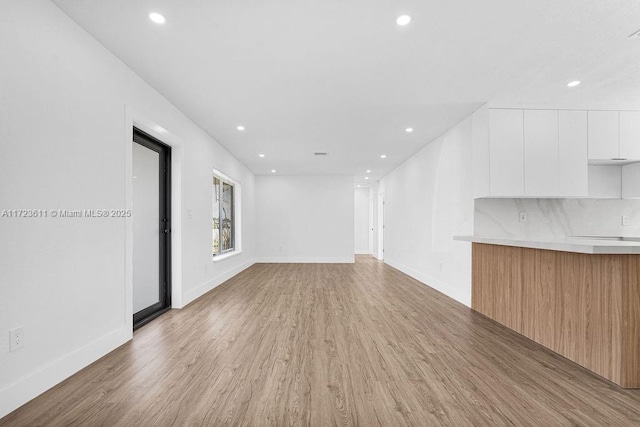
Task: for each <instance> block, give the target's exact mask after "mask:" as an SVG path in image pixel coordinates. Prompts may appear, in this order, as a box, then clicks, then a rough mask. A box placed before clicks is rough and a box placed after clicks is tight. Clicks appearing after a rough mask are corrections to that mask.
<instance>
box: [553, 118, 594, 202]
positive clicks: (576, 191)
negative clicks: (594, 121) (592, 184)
mask: <svg viewBox="0 0 640 427" xmlns="http://www.w3.org/2000/svg"><path fill="white" fill-rule="evenodd" d="M558 125H559V129H558V138H559V141H558V142H559V147H558V154H559V159H558V161H559V165H558V187H559V196H568V197H587V195H588V194H589V167H588V159H587V112H586V111H560V112H559V115H558Z"/></svg>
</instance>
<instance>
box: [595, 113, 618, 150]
mask: <svg viewBox="0 0 640 427" xmlns="http://www.w3.org/2000/svg"><path fill="white" fill-rule="evenodd" d="M588 128H589V131H588V132H589V134H588V135H589V159H593V160H610V159H617V158H619V157H620V145H619V141H620V135H619V132H620V118H619V113H618V112H617V111H589V123H588Z"/></svg>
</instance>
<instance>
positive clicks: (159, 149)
mask: <svg viewBox="0 0 640 427" xmlns="http://www.w3.org/2000/svg"><path fill="white" fill-rule="evenodd" d="M132 144H139V145H142V146H143V147H145V148H148V149H149V150H152V151H154V152H156V153H158V155H159V161H160V165H159V177H158V180H159V181H158V182H159V185H160V188H159V194H158V212H159V214H160V216H159V218H158V221H159V224H158V225H159V230H160V232H159V245H158V246H159V248H158V249H159V253H158V257H159V276H158V277H159V285H160V289H159V301H158V302H157V303H155V304H153V305H151V306H149V307H147V308H145V309H143V310H140V311H139V312H138V313H133V330H136V329H137V328H139V327H141V326H143V325H145V324H147V323H148V322H150V321H151V320H153V319H155V318H156V317H158V316H160V315H161V314H163V313H166V312H167V311H168V310H170V309H171V147H170V146H169V145H167V144H165V143H163V142H162V141H160V140H159V139H158V138H155V137H153V136H151V135H149V134H148V133H146V132H145V131H143V130H141V129H139V128H138V127H135V126H134V128H133V139H132ZM134 244H135V242H134Z"/></svg>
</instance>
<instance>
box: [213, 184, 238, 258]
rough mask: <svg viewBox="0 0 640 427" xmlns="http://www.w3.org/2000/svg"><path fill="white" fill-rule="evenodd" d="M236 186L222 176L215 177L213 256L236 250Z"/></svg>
mask: <svg viewBox="0 0 640 427" xmlns="http://www.w3.org/2000/svg"><path fill="white" fill-rule="evenodd" d="M234 190H235V186H234V184H232V183H231V182H230V180H228V179H226V178H223V177H222V176H220V175H218V174H215V175H213V221H212V226H213V256H214V257H215V256H216V255H221V254H224V253H227V252H232V251H233V250H234V249H235V216H234V215H235V209H234V208H235V206H234V196H235V194H234Z"/></svg>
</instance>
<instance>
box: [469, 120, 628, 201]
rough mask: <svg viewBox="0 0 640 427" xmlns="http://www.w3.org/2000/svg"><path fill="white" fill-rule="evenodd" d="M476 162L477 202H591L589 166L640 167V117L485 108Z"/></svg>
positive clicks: (476, 132) (477, 130) (477, 127)
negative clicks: (628, 164) (591, 163)
mask: <svg viewBox="0 0 640 427" xmlns="http://www.w3.org/2000/svg"><path fill="white" fill-rule="evenodd" d="M487 123H488V125H487ZM473 158H474V196H475V197H589V161H590V160H597V161H598V162H596V164H605V165H606V164H613V165H616V164H617V165H619V162H617V161H615V159H620V158H624V159H628V160H631V161H634V160H636V161H640V112H638V111H586V110H581V111H575V110H523V109H498V108H489V109H487V108H483V109H481V110H478V111H477V112H476V113H474V115H473ZM638 168H639V170H640V166H638ZM632 170H634V171H635V168H631V167H630V168H628V171H629V172H631V171H632ZM627 175H629V176H631V173H628V174H627ZM619 181H620V180H618V182H619ZM629 181H630V180H629ZM631 184H632V183H631V182H629V183H628V184H627V189H628V191H627V194H631V193H632V191H633V192H634V193H633V194H635V190H632V185H631ZM634 185H635V184H634ZM637 187H638V188H639V189H640V184H638V185H637ZM637 193H638V194H640V190H638V191H637Z"/></svg>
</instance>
